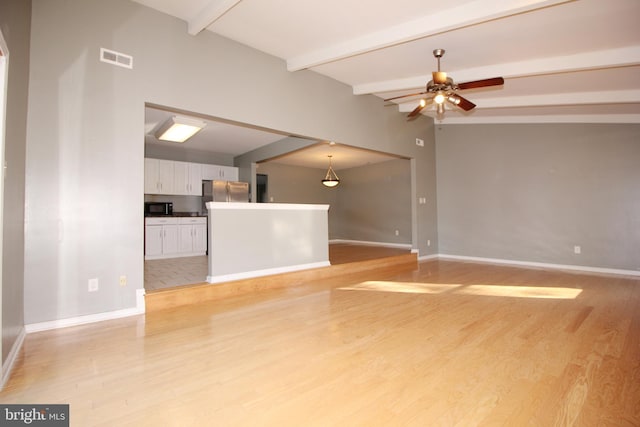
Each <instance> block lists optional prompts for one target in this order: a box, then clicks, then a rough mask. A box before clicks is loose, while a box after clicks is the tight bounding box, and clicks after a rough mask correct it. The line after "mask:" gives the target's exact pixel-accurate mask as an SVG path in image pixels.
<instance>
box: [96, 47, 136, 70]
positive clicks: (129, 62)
mask: <svg viewBox="0 0 640 427" xmlns="http://www.w3.org/2000/svg"><path fill="white" fill-rule="evenodd" d="M100 61H102V62H106V63H108V64H113V65H117V66H119V67H124V68H129V69H131V68H133V56H131V55H125V54H124V53H120V52H116V51H114V50H109V49H105V48H103V47H101V48H100Z"/></svg>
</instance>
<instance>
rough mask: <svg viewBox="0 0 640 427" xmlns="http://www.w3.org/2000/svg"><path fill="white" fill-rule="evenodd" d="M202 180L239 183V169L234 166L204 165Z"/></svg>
mask: <svg viewBox="0 0 640 427" xmlns="http://www.w3.org/2000/svg"><path fill="white" fill-rule="evenodd" d="M202 179H204V180H210V181H214V180H221V181H237V180H238V168H236V167H233V166H218V165H202Z"/></svg>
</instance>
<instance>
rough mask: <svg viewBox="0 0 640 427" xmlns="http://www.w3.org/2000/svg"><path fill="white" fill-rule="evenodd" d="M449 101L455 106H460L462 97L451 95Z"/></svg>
mask: <svg viewBox="0 0 640 427" xmlns="http://www.w3.org/2000/svg"><path fill="white" fill-rule="evenodd" d="M447 101H449V102H450V103H452V104H453V105H458V104H460V97H459V96H457V95H455V94H451V95H449V96H448V97H447Z"/></svg>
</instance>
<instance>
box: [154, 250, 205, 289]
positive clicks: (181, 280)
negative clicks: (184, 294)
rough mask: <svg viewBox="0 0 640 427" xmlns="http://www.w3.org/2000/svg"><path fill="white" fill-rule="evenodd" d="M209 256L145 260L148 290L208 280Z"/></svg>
mask: <svg viewBox="0 0 640 427" xmlns="http://www.w3.org/2000/svg"><path fill="white" fill-rule="evenodd" d="M207 264H208V263H207V256H206V255H203V256H193V257H184V258H169V259H154V260H148V261H145V262H144V288H145V289H146V290H148V291H152V290H156V289H164V288H172V287H174V286H180V285H191V284H194V283H203V282H206V281H207V274H208V273H209V267H208V265H207Z"/></svg>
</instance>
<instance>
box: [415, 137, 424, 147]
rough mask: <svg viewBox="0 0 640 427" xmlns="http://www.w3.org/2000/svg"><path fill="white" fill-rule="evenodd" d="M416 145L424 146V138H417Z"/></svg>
mask: <svg viewBox="0 0 640 427" xmlns="http://www.w3.org/2000/svg"><path fill="white" fill-rule="evenodd" d="M416 145H417V146H418V147H424V140H422V139H420V138H416Z"/></svg>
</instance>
